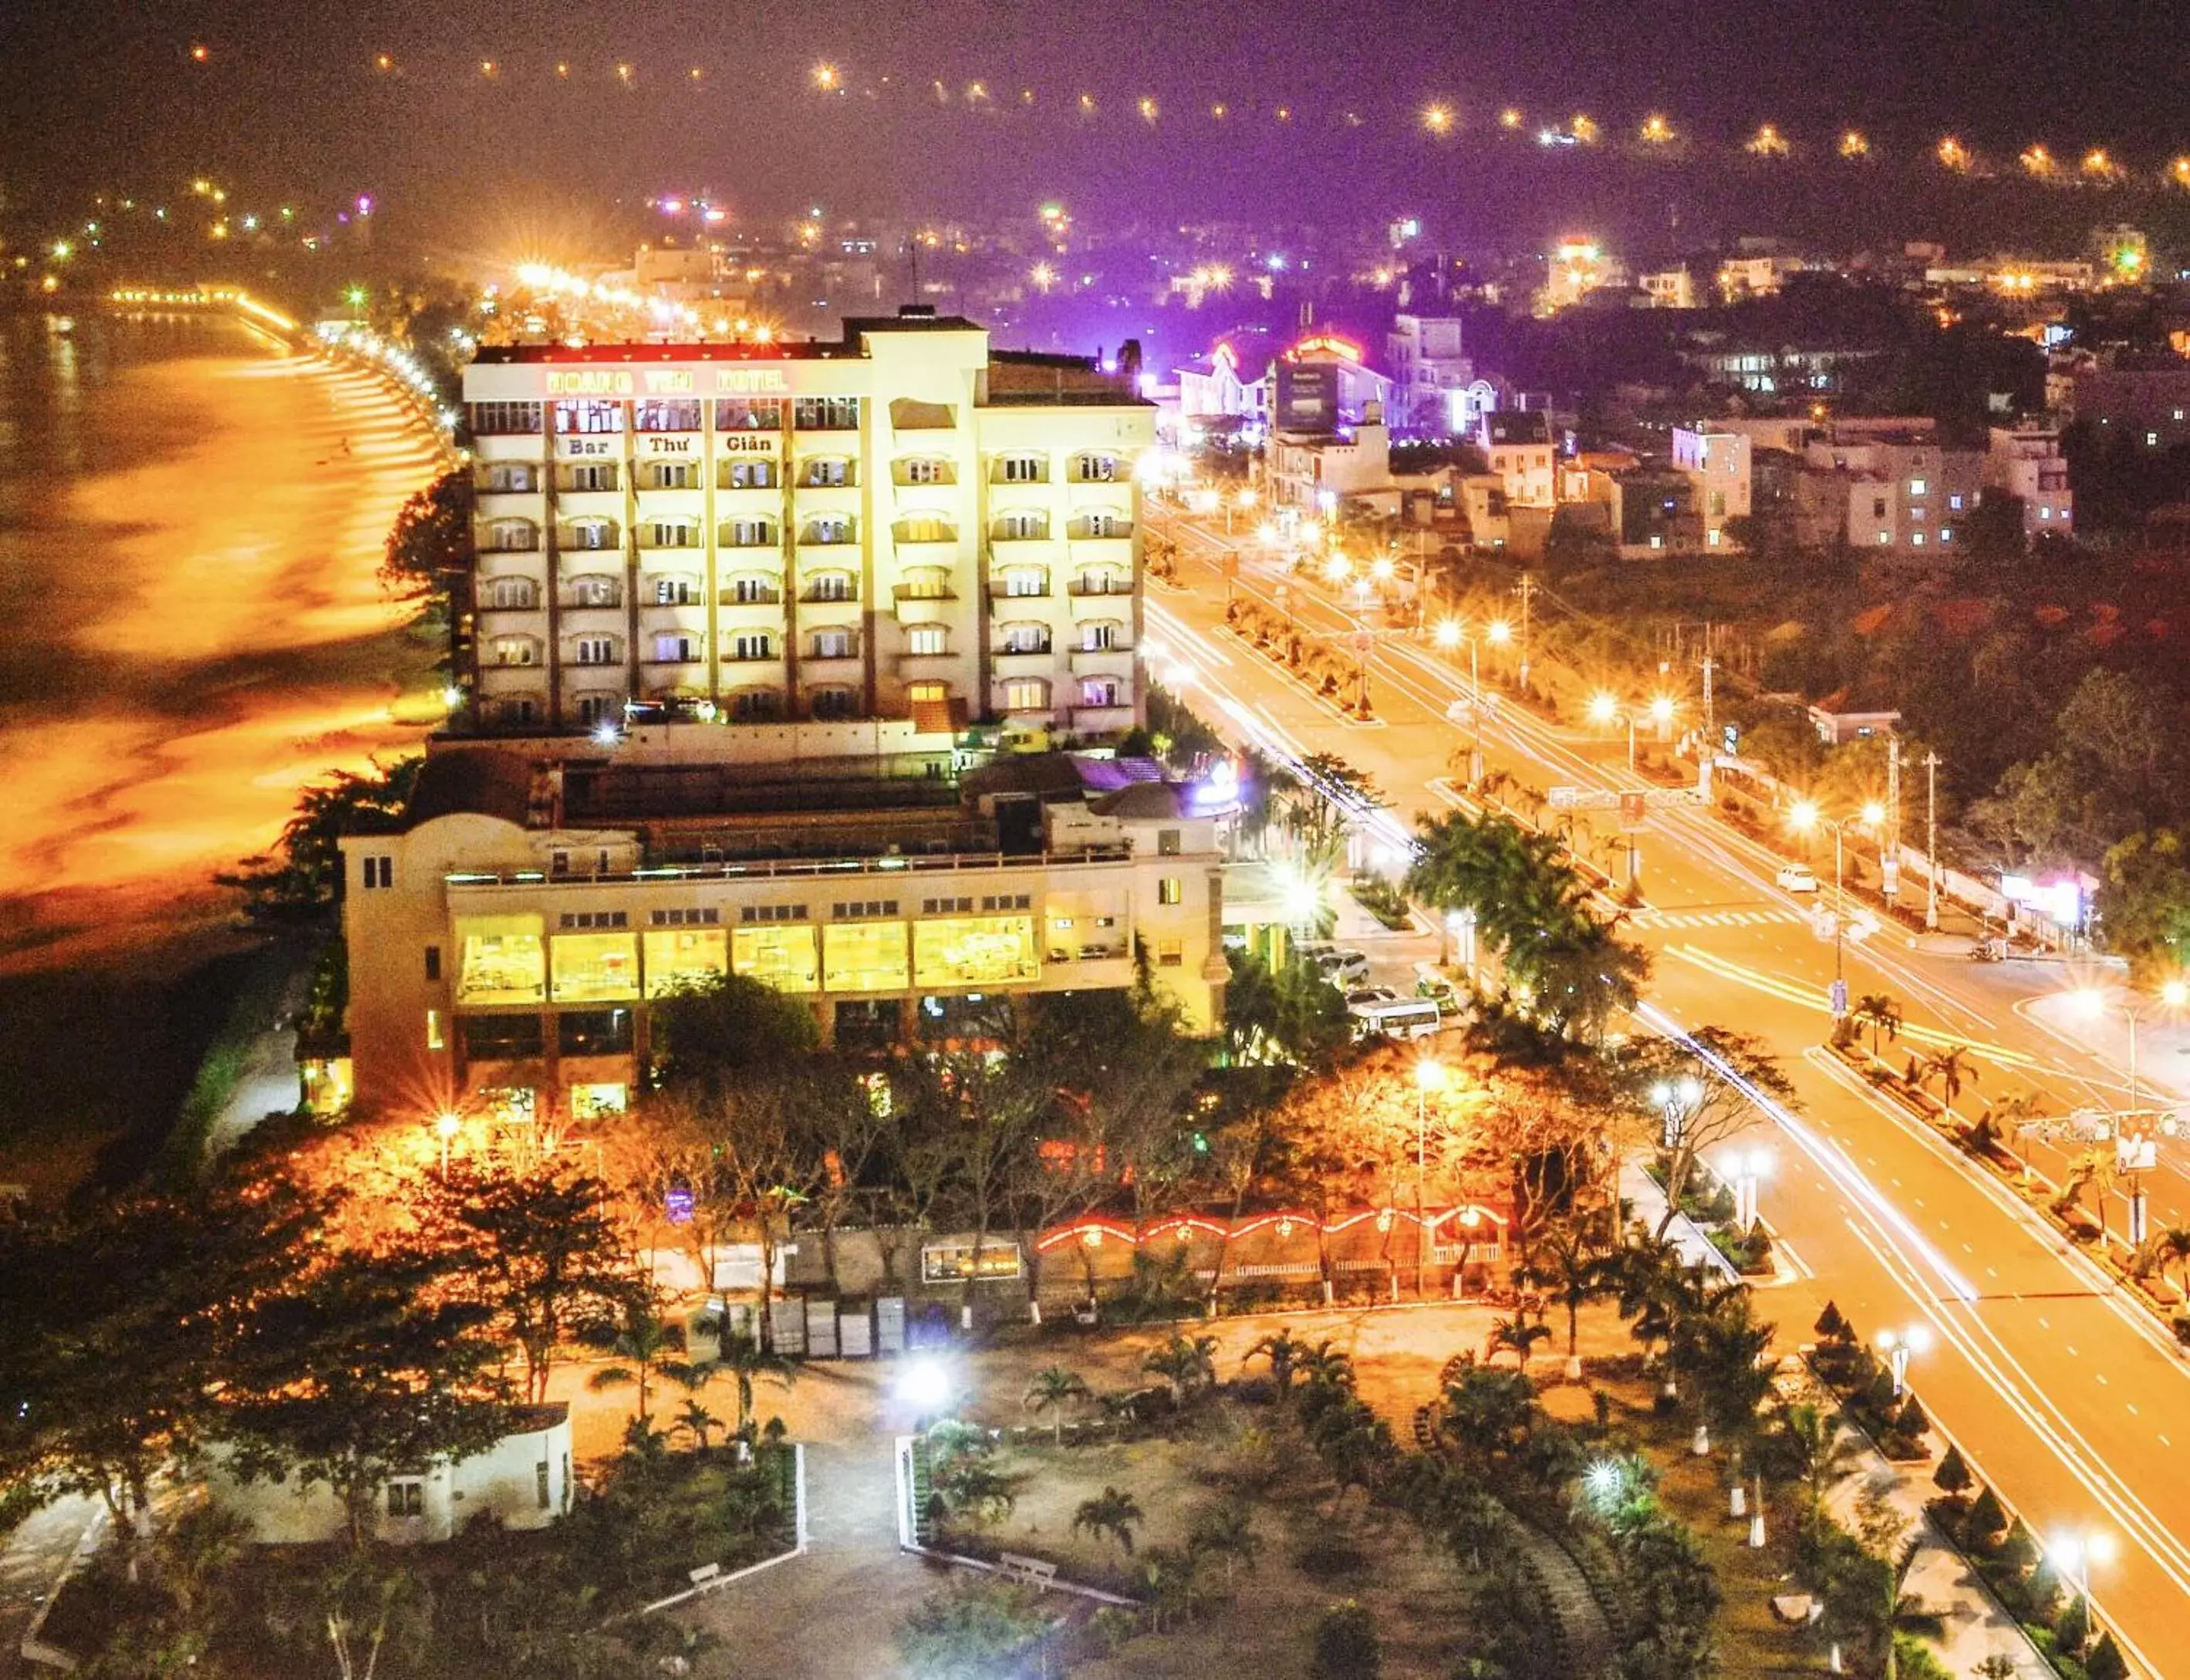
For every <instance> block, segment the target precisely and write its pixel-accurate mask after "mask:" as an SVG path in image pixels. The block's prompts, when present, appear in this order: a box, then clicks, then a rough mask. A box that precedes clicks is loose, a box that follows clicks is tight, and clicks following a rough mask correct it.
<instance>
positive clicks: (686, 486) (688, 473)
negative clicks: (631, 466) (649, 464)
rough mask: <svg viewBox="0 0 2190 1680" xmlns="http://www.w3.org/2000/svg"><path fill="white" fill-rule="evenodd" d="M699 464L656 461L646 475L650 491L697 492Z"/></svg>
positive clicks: (694, 462) (693, 462)
mask: <svg viewBox="0 0 2190 1680" xmlns="http://www.w3.org/2000/svg"><path fill="white" fill-rule="evenodd" d="M699 487H700V463H698V462H696V461H657V462H655V463H654V468H653V470H652V471H651V472H650V473H649V474H647V488H649V489H650V490H697V489H699Z"/></svg>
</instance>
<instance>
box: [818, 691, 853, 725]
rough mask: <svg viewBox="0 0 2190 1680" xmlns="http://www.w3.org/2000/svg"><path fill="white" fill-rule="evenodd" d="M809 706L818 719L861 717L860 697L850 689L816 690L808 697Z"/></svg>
mask: <svg viewBox="0 0 2190 1680" xmlns="http://www.w3.org/2000/svg"><path fill="white" fill-rule="evenodd" d="M807 704H808V707H810V708H811V709H812V711H813V713H814V716H815V717H816V718H856V717H858V716H859V715H860V697H859V695H857V694H855V693H854V692H853V691H852V690H850V689H846V688H826V689H815V690H813V691H812V692H811V693H810V694H809V695H808V698H807Z"/></svg>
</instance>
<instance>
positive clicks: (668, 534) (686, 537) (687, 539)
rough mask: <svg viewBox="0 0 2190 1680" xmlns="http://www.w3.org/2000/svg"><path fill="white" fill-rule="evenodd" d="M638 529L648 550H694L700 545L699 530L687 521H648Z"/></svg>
mask: <svg viewBox="0 0 2190 1680" xmlns="http://www.w3.org/2000/svg"><path fill="white" fill-rule="evenodd" d="M638 529H639V532H640V535H641V537H642V539H643V540H644V542H645V544H646V546H647V547H648V548H697V547H698V546H699V544H700V528H699V527H698V526H697V525H694V524H693V523H692V522H691V521H690V520H689V519H649V520H648V521H647V522H646V523H645V524H644V525H641V526H640V527H639V528H638Z"/></svg>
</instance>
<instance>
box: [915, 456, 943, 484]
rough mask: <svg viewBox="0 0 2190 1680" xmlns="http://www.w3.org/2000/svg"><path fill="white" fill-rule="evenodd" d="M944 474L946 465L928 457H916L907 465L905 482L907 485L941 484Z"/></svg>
mask: <svg viewBox="0 0 2190 1680" xmlns="http://www.w3.org/2000/svg"><path fill="white" fill-rule="evenodd" d="M943 473H944V463H942V462H940V461H936V460H932V459H930V458H928V457H926V456H915V457H913V458H912V459H911V460H910V461H908V462H906V463H905V482H906V483H907V484H941V483H942V482H943Z"/></svg>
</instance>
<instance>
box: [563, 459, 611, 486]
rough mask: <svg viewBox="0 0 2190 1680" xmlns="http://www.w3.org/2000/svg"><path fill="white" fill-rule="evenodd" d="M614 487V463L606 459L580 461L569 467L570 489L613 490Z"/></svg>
mask: <svg viewBox="0 0 2190 1680" xmlns="http://www.w3.org/2000/svg"><path fill="white" fill-rule="evenodd" d="M569 488H570V489H572V490H614V489H615V488H616V467H615V464H614V463H611V462H607V461H581V462H579V463H577V465H576V466H575V467H573V468H570V474H569Z"/></svg>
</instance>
